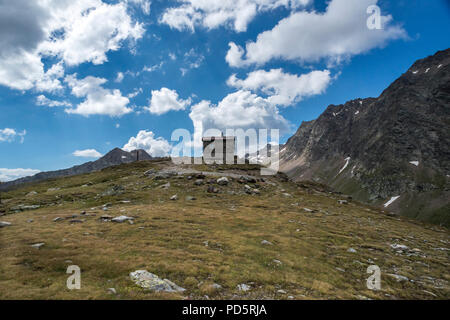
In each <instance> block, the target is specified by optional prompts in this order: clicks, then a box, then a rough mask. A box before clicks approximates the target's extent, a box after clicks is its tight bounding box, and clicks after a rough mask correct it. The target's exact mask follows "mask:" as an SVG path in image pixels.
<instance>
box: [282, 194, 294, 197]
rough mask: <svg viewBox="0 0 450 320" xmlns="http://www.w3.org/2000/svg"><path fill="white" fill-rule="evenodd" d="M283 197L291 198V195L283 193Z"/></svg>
mask: <svg viewBox="0 0 450 320" xmlns="http://www.w3.org/2000/svg"><path fill="white" fill-rule="evenodd" d="M283 196H285V197H286V198H291V197H292V195H291V194H289V193H283Z"/></svg>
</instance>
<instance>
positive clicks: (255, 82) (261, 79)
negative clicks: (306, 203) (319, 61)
mask: <svg viewBox="0 0 450 320" xmlns="http://www.w3.org/2000/svg"><path fill="white" fill-rule="evenodd" d="M330 82H331V77H330V71H328V70H323V71H312V72H310V73H308V74H303V75H301V76H297V75H294V74H289V73H284V72H283V70H282V69H272V70H270V71H265V70H257V71H253V72H251V73H250V74H248V76H247V78H246V79H244V80H241V79H238V78H237V77H236V75H232V76H231V77H230V78H229V79H228V81H227V84H228V85H229V86H232V87H235V88H238V89H246V90H251V91H254V92H258V91H260V92H262V93H264V94H266V95H268V96H269V97H268V101H269V102H270V103H272V104H275V105H279V106H289V105H292V104H293V103H297V102H299V101H301V100H302V99H303V98H305V97H308V96H313V95H317V94H321V93H323V92H324V91H325V90H326V88H327V87H328V85H329V84H330Z"/></svg>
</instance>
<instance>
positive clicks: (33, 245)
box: [31, 242, 45, 250]
mask: <svg viewBox="0 0 450 320" xmlns="http://www.w3.org/2000/svg"><path fill="white" fill-rule="evenodd" d="M44 245H45V243H43V242H41V243H35V244H32V245H31V247H32V248H35V249H38V250H39V249H40V248H41V247H42V246H44Z"/></svg>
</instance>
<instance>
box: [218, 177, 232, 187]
mask: <svg viewBox="0 0 450 320" xmlns="http://www.w3.org/2000/svg"><path fill="white" fill-rule="evenodd" d="M228 182H229V181H228V178H226V177H222V178H220V179H217V184H218V185H220V186H226V185H228Z"/></svg>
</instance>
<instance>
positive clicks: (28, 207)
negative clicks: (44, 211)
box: [11, 204, 41, 211]
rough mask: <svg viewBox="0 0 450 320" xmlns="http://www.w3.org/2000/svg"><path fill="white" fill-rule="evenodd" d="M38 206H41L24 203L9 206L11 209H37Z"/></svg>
mask: <svg viewBox="0 0 450 320" xmlns="http://www.w3.org/2000/svg"><path fill="white" fill-rule="evenodd" d="M40 207H41V206H40V205H31V206H27V205H24V204H19V205H18V206H17V207H13V208H11V210H12V211H26V210H36V209H39V208H40Z"/></svg>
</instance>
